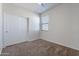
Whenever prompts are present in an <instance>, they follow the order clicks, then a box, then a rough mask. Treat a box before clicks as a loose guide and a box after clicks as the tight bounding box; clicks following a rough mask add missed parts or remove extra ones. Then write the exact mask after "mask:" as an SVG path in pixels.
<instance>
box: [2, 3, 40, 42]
mask: <svg viewBox="0 0 79 59" xmlns="http://www.w3.org/2000/svg"><path fill="white" fill-rule="evenodd" d="M3 11H4V14H8V15H15V16H19V17H26V18H27V17H29V23H30V24H29V39H26V41H32V40H36V39H38V38H39V24H37V22H38V23H39V15H38V14H35V13H33V12H30V11H29V10H27V9H23V8H20V7H17V6H14V5H11V4H4V5H3ZM4 21H6V20H5V19H4ZM9 23H10V22H9ZM36 26H37V27H36ZM15 34H16V35H18V34H17V33H15ZM4 40H5V39H4ZM9 40H11V39H9ZM15 41H16V40H15ZM23 41H24V40H23ZM20 42H22V40H19V41H18V40H17V43H20ZM10 43H12V42H10Z"/></svg>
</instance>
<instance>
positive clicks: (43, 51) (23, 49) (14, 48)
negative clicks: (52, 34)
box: [2, 39, 79, 56]
mask: <svg viewBox="0 0 79 59" xmlns="http://www.w3.org/2000/svg"><path fill="white" fill-rule="evenodd" d="M72 55H74V56H77V55H79V51H77V50H74V49H71V48H67V47H64V46H61V45H58V44H55V43H51V42H48V41H45V40H42V39H38V40H34V41H31V42H23V43H19V44H15V45H11V46H8V47H6V48H4V49H3V50H2V56H72Z"/></svg>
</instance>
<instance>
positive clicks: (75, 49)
mask: <svg viewBox="0 0 79 59" xmlns="http://www.w3.org/2000/svg"><path fill="white" fill-rule="evenodd" d="M78 44H79V3H0V56H79V45H78Z"/></svg>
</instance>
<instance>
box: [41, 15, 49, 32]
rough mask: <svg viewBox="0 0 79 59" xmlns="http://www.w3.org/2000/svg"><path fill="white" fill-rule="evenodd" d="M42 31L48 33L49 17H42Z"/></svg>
mask: <svg viewBox="0 0 79 59" xmlns="http://www.w3.org/2000/svg"><path fill="white" fill-rule="evenodd" d="M41 30H42V31H48V16H42V17H41Z"/></svg>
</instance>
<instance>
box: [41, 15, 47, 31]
mask: <svg viewBox="0 0 79 59" xmlns="http://www.w3.org/2000/svg"><path fill="white" fill-rule="evenodd" d="M42 17H46V16H42ZM42 17H41V20H40V29H41V31H48V29H47V30H43V25H46V24H47V25H48V22H47V23H42ZM47 17H48V16H47Z"/></svg>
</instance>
